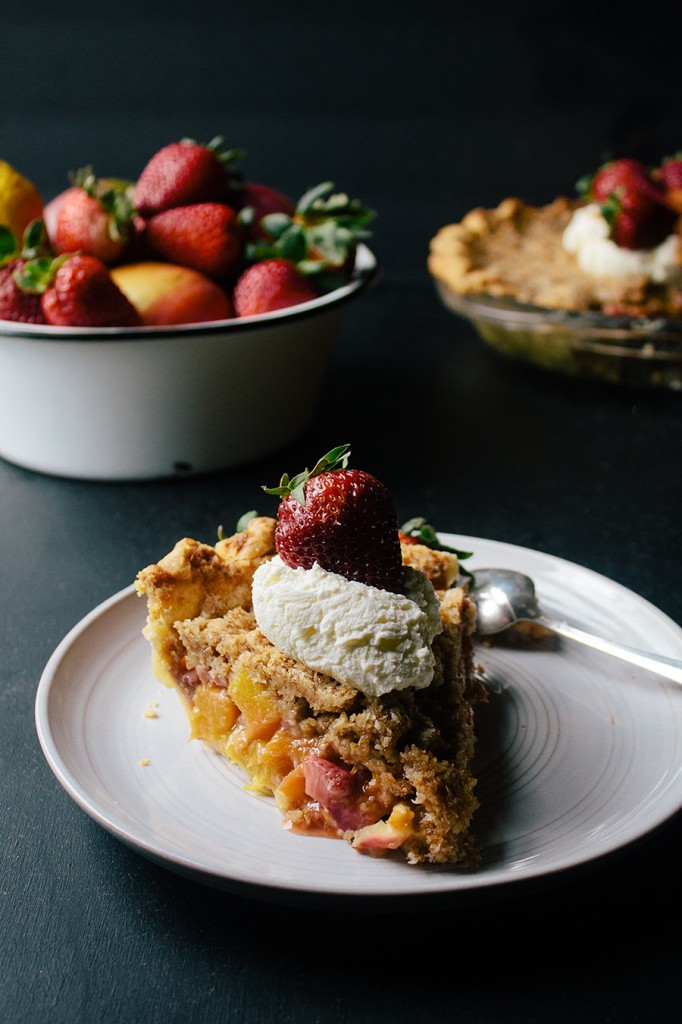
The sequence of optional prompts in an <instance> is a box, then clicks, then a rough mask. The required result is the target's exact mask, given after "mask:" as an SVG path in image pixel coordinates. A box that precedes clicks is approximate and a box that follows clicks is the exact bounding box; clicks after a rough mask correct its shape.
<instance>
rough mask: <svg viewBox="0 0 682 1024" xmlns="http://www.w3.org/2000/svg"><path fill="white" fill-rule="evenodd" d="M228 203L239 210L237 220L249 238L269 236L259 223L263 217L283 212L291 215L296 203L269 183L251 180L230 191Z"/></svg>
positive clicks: (265, 237) (288, 215) (294, 210)
mask: <svg viewBox="0 0 682 1024" xmlns="http://www.w3.org/2000/svg"><path fill="white" fill-rule="evenodd" d="M229 202H230V205H231V206H233V207H234V208H235V210H238V211H239V222H240V224H241V225H242V227H243V228H244V231H245V234H246V235H247V237H248V238H251V239H267V238H268V237H269V236H268V234H267V232H266V231H265V229H264V228H263V227H262V225H261V221H262V220H263V218H264V217H269V216H271V214H273V213H276V214H284V215H285V216H287V217H290V218H291V217H293V216H294V213H295V212H296V204H295V203H294V201H293V199H289V197H288V196H285V195H284V194H283V193H282V192H278V191H277V189H274V188H271V187H270V186H269V185H259V184H257V183H256V182H253V181H245V182H244V183H243V184H241V185H239V186H237V187H235V188H234V189H233V191H232V192H231V193H230V197H229Z"/></svg>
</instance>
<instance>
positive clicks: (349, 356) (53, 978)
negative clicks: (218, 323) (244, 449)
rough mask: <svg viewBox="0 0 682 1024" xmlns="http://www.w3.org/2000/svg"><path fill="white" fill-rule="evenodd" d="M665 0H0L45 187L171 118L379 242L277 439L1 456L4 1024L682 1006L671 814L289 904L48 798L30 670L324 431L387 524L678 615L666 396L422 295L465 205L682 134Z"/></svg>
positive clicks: (565, 182)
mask: <svg viewBox="0 0 682 1024" xmlns="http://www.w3.org/2000/svg"><path fill="white" fill-rule="evenodd" d="M670 11H671V8H668V9H666V7H665V6H657V7H656V8H651V10H643V11H641V12H639V16H638V18H637V19H636V24H632V23H631V20H630V19H629V18H626V17H625V16H623V15H622V13H621V12H620V11H619V10H616V9H614V7H613V6H611V5H610V6H608V7H604V9H601V8H597V7H585V8H584V9H581V7H580V5H577V6H576V5H571V7H570V9H569V8H565V7H564V8H561V12H560V13H559V8H555V7H554V6H553V5H548V4H544V3H539V2H537V3H531V2H522V3H515V4H505V3H502V2H498V3H492V2H483V3H478V4H476V5H473V4H472V5H468V4H466V5H465V4H458V3H435V2H434V0H425V2H422V3H419V4H398V3H392V4H389V3H384V2H378V3H369V2H366V3H359V2H357V0H351V2H349V3H347V4H345V5H343V6H340V5H335V4H333V5H325V6H321V5H319V4H313V3H298V4H292V5H285V4H281V3H275V2H274V0H267V2H260V3H257V4H251V5H243V4H230V3H202V4H197V5H191V4H162V3H158V4H152V3H146V4H135V5H133V4H130V3H128V2H121V3H118V4H116V5H113V6H107V7H97V8H95V9H93V8H92V6H91V5H90V4H85V3H83V2H80V0H79V2H77V3H70V4H69V5H68V7H66V8H64V9H59V10H56V9H51V8H50V9H49V10H48V9H47V7H46V6H41V5H33V6H32V7H30V8H28V7H27V6H26V5H25V4H19V3H17V2H15V0H10V2H7V0H5V2H4V3H3V5H2V8H1V9H0V37H1V39H2V52H3V88H2V94H1V97H0V103H1V104H2V107H1V109H2V116H1V117H0V158H2V159H5V160H7V161H9V162H10V163H11V164H13V165H14V166H15V167H16V168H17V169H18V170H20V171H21V172H22V173H24V174H25V175H27V176H28V177H29V178H31V179H32V180H33V181H34V183H35V184H36V185H37V186H38V188H39V189H40V190H41V192H42V193H43V195H44V197H45V198H46V199H47V198H50V197H51V196H52V195H53V194H55V193H56V192H58V191H60V190H61V189H62V188H64V187H66V185H67V184H68V179H67V174H68V172H69V171H70V170H75V169H76V168H78V167H80V166H82V165H84V164H88V163H90V164H92V165H93V166H94V168H95V170H96V172H97V173H98V174H101V175H120V176H124V177H130V178H135V177H136V176H137V174H139V172H140V170H141V169H142V167H143V166H144V164H145V163H146V161H147V160H148V159H149V157H150V156H151V155H152V153H153V152H154V151H155V150H156V149H158V148H159V147H160V146H162V145H164V144H166V143H167V142H170V141H173V140H175V139H176V138H180V137H183V136H186V135H189V136H193V137H195V138H197V139H199V140H200V141H208V140H209V139H210V138H212V137H213V136H215V135H222V136H223V137H224V139H225V142H226V144H227V145H228V146H234V147H236V148H241V149H244V150H246V152H247V154H248V155H247V157H246V159H245V161H244V168H245V170H246V171H247V172H248V175H249V177H251V178H252V179H253V180H256V181H262V182H266V183H269V184H272V185H276V186H277V187H279V188H281V189H282V190H283V191H285V192H289V193H290V194H293V195H300V194H301V193H302V192H303V191H304V190H305V189H306V188H307V187H308V186H310V185H313V184H315V183H317V182H319V181H323V180H326V179H332V180H334V181H335V182H336V184H337V186H338V187H339V188H341V189H343V190H344V191H347V192H349V193H352V194H353V195H357V196H359V197H360V198H361V199H363V200H364V202H366V203H367V204H368V205H370V206H372V207H373V208H375V209H376V210H377V211H378V217H377V219H376V223H375V225H374V232H375V233H374V238H373V239H372V247H373V249H374V250H375V252H376V253H377V255H378V257H379V259H380V261H381V265H382V278H381V280H380V282H379V284H378V285H377V286H376V287H375V288H374V289H373V290H372V291H371V292H370V293H368V294H367V295H366V296H365V297H364V299H363V301H362V303H360V304H358V305H357V306H355V307H353V308H352V309H350V310H349V314H348V318H347V321H346V323H345V325H344V330H343V333H342V337H341V338H340V340H339V345H338V348H337V351H336V354H335V357H334V362H333V366H332V368H331V373H330V375H329V379H328V382H327V384H326V386H325V392H324V395H323V400H322V402H321V405H320V409H319V412H318V414H317V416H316V418H315V420H314V422H313V423H312V424H311V426H310V427H309V428H308V429H307V430H306V432H305V433H304V434H303V435H302V436H301V438H300V439H299V440H298V441H296V443H294V444H292V445H291V446H289V448H287V449H286V450H285V451H283V452H278V453H274V454H273V456H272V457H270V458H267V459H264V460H262V461H261V462H259V463H258V464H256V465H248V466H244V467H238V468H236V469H233V470H230V471H228V472H224V473H216V474H210V475H206V476H204V477H200V478H195V479H189V480H187V479H185V480H167V481H153V482H148V483H144V482H143V483H122V484H113V483H111V484H110V483H90V482H83V481H74V480H60V479H57V478H51V477H46V476H41V475H39V474H34V473H32V472H30V471H27V470H23V469H21V468H19V467H16V466H12V465H9V464H8V463H2V462H0V566H1V568H0V573H1V577H0V578H1V579H2V628H3V633H4V638H3V642H2V648H1V649H2V658H1V662H2V683H1V684H0V729H1V730H2V735H1V738H0V766H1V767H0V808H1V814H0V828H1V829H2V833H3V838H2V844H1V845H0V949H1V950H2V961H1V974H0V1020H1V1021H3V1024H4V1022H6V1024H43V1022H46V1024H62V1022H64V1024H80V1022H83V1024H85V1022H88V1024H90V1022H99V1021H107V1022H119V1021H120V1022H128V1021H130V1022H137V1021H140V1022H142V1021H144V1022H145V1024H154V1022H158V1021H164V1022H168V1024H170V1022H175V1021H183V1022H184V1021H191V1022H192V1024H194V1022H196V1024H200V1022H204V1021H206V1022H208V1021H211V1022H220V1021H235V1022H240V1024H241V1022H244V1024H247V1022H248V1024H251V1022H259V1024H260V1022H263V1024H267V1022H270V1021H272V1022H275V1021H277V1022H279V1024H282V1022H306V1024H316V1022H322V1021H324V1022H325V1024H327V1022H336V1021H350V1020H352V1021H353V1022H354V1024H364V1022H369V1021H373V1022H376V1021H382V1022H384V1021H386V1022H391V1024H394V1022H395V1024H399V1022H403V1021H413V1020H415V1019H418V1018H419V1017H422V1016H424V1017H426V1016H428V1017H429V1018H430V1019H431V1020H433V1021H438V1022H441V1021H450V1020H453V1021H454V1020H458V1021H472V1022H489V1021H505V1022H506V1021H509V1022H516V1021H518V1022H524V1024H525V1022H531V1021H547V1020H552V1021H557V1022H564V1021H565V1022H574V1021H577V1020H580V1021H588V1022H591V1021H594V1022H603V1024H607V1022H611V1021H628V1022H630V1021H631V1022H639V1021H642V1022H645V1021H646V1022H648V1021H652V1020H656V1021H658V1022H667V1021H673V1020H677V1019H678V1006H679V1000H678V981H677V978H678V975H679V954H680V944H679V939H678V938H677V935H678V931H679V929H678V927H677V921H678V920H679V914H680V909H681V908H680V888H679V863H680V855H681V854H682V844H681V842H680V838H681V836H680V822H679V819H676V820H674V821H673V822H671V823H670V824H668V825H667V826H666V827H665V828H663V829H662V830H661V831H660V832H659V833H657V834H656V835H654V836H650V837H648V838H647V839H646V841H644V842H643V843H642V844H640V845H638V846H636V847H635V848H632V849H629V850H626V851H624V852H623V854H622V855H621V856H620V857H617V858H616V859H615V860H614V861H611V862H609V863H608V864H607V865H595V866H594V870H593V871H591V872H590V873H589V874H588V875H587V876H586V877H584V878H582V877H581V878H573V877H566V878H563V879H555V880H553V881H552V884H550V885H548V886H547V887H546V888H544V889H543V890H542V891H541V892H539V893H532V892H531V893H523V894H521V893H519V894H518V895H515V896H514V898H509V899H505V900H499V899H495V900H493V901H492V902H488V903H482V904H476V905H472V906H461V905H458V904H455V905H449V904H447V903H444V904H443V905H442V906H439V907H435V908H429V909H427V910H426V911H424V912H416V911H415V910H414V909H413V908H412V907H411V906H410V905H409V904H406V905H405V906H397V907H393V908H392V909H393V913H392V914H391V915H389V916H386V915H384V914H382V913H379V912H377V911H375V910H374V908H370V907H367V908H361V909H358V908H355V907H349V908H348V909H347V910H346V912H343V911H338V910H333V911H332V910H327V909H325V908H321V907H315V906H312V907H305V908H296V909H295V910H292V909H287V908H283V907H278V906H274V905H270V904H269V903H267V902H259V901H254V900H249V899H245V898H242V897H239V896H233V895H229V894H225V893H218V892H214V891H212V890H210V889H207V888H204V887H202V886H200V885H196V884H194V883H192V882H189V881H185V880H182V879H180V878H178V877H176V876H174V875H172V874H171V873H170V872H168V871H166V870H164V869H163V868H160V867H156V866H155V865H153V864H151V863H148V862H147V861H145V860H143V859H141V858H140V857H138V856H137V855H136V854H134V853H132V852H130V851H129V850H127V849H126V848H125V847H123V846H122V845H121V844H119V843H118V842H117V841H116V840H115V839H113V838H112V837H111V836H109V835H108V834H107V833H105V832H104V831H103V830H101V829H100V828H99V827H98V826H97V825H96V824H94V823H93V822H92V821H90V819H89V818H88V817H87V816H86V815H84V814H83V813H82V812H81V811H80V810H79V809H78V808H77V807H76V806H75V805H74V804H73V803H72V801H71V800H70V799H69V797H68V796H67V795H66V794H65V793H64V792H63V791H62V790H61V789H60V787H59V785H58V783H57V782H56V780H55V779H54V778H53V776H52V775H51V773H50V770H49V768H48V767H47V765H46V764H45V762H44V759H43V757H42V755H41V752H40V749H39V747H38V743H37V739H36V735H35V729H34V725H33V701H34V697H35V689H36V686H37V683H38V680H39V678H40V674H41V672H42V669H43V667H44V665H45V662H46V661H47V659H48V657H49V655H50V653H51V652H52V650H53V649H54V647H55V646H56V645H57V644H58V642H59V641H60V640H61V638H62V637H63V636H64V635H65V634H66V632H68V630H69V629H70V628H71V626H73V625H74V624H75V623H76V622H77V621H78V620H79V619H80V618H81V617H82V616H83V615H84V614H86V613H87V612H88V611H89V610H90V609H91V608H92V607H94V606H95V605H96V604H97V603H99V602H100V601H101V600H103V599H105V598H106V597H108V596H109V595H110V594H112V593H114V592H116V591H117V590H119V589H120V588H122V587H124V586H127V585H128V584H129V583H130V582H131V581H132V580H133V578H134V576H135V574H136V572H137V571H138V570H139V569H140V568H141V567H142V566H144V565H146V564H147V563H148V562H150V561H155V560H156V559H157V558H158V557H160V556H161V555H162V554H163V553H165V551H167V550H168V549H169V548H170V547H171V546H172V544H173V543H174V542H175V540H176V539H178V538H179V537H181V536H184V535H190V536H195V537H197V538H198V539H204V540H209V541H210V540H212V539H213V538H214V537H215V531H216V527H217V525H218V524H221V523H222V524H225V526H226V527H228V526H230V527H231V526H232V525H233V524H234V523H235V522H236V520H237V518H238V516H239V515H240V514H241V513H242V512H243V511H245V510H246V509H248V508H251V507H253V506H254V503H256V502H258V501H260V500H261V499H260V498H259V497H258V495H260V494H261V492H260V485H261V484H262V483H269V482H272V481H273V480H275V479H277V478H278V477H279V475H280V474H281V472H282V470H283V469H288V470H289V471H290V472H295V471H296V470H297V469H299V468H302V466H303V465H306V464H309V463H310V462H311V460H313V459H315V458H316V457H317V456H318V455H319V454H321V453H322V452H323V451H326V450H328V449H329V448H331V447H332V446H334V445H336V444H338V443H343V442H345V441H349V442H351V443H352V445H353V451H354V464H355V465H357V466H362V467H363V468H366V469H369V470H371V471H372V472H375V473H376V474H377V475H378V476H380V477H381V478H382V479H383V480H384V481H385V482H386V483H387V484H388V485H389V486H390V487H391V489H392V491H393V493H394V497H395V501H396V506H397V509H398V514H399V518H400V519H401V520H402V519H405V518H407V517H408V516H412V515H414V514H419V513H421V514H423V515H425V516H426V517H427V518H428V519H429V520H430V521H431V522H432V523H434V525H436V526H437V527H439V528H441V529H443V530H447V531H451V532H456V533H462V534H472V535H474V536H481V537H490V538H495V539H498V540H505V541H510V542H512V543H516V544H522V545H526V546H529V547H534V548H539V549H541V550H543V551H548V552H551V553H553V554H556V555H560V556H563V557H565V558H569V559H570V560H572V561H575V562H578V563H580V564H581V565H586V566H588V567H589V568H591V569H594V570H596V571H598V572H602V573H604V574H606V575H608V576H610V577H612V578H614V579H617V580H618V581H619V582H620V583H623V584H624V585H626V586H628V587H631V588H633V589H635V590H637V591H638V592H640V593H641V594H643V595H644V596H645V597H646V598H648V599H649V600H650V601H652V602H654V603H655V604H657V605H658V606H659V607H660V608H661V609H662V610H663V611H664V612H666V613H667V614H668V615H669V616H671V617H672V618H674V619H675V620H676V621H678V622H682V590H681V587H680V582H679V561H680V554H681V553H682V552H681V551H680V531H679V524H680V510H681V508H682V502H681V501H680V498H681V497H682V493H681V489H680V473H679V465H680V455H679V453H680V442H681V440H682V429H681V420H680V401H681V399H680V396H679V394H673V393H663V392H644V391H635V390H632V389H628V388H622V389H621V388H618V389H616V388H610V387H601V386H599V385H596V384H590V383H587V382H580V381H569V380H565V379H563V378H558V377H552V376H549V375H546V374H543V373H541V372H539V371H533V370H531V369H529V368H526V367H522V366H519V365H516V364H512V363H508V362H506V361H505V360H503V359H502V358H501V357H499V356H497V355H496V354H495V353H492V352H491V351H489V350H487V349H485V348H484V347H483V346H482V345H481V344H480V342H479V341H478V340H477V338H476V337H475V335H474V334H473V331H472V330H471V328H469V326H468V325H466V324H465V323H463V322H459V321H457V320H456V319H455V318H454V317H452V316H451V315H450V314H448V313H447V312H446V311H445V310H444V309H443V308H442V307H441V306H440V304H439V302H438V301H437V299H436V297H435V293H434V291H433V288H432V286H431V282H430V280H429V278H428V274H427V272H426V265H425V261H426V254H427V250H428V242H429V239H430V238H431V236H432V235H433V234H434V233H435V232H436V230H437V229H438V228H439V227H440V226H441V225H443V224H445V223H448V222H450V221H452V220H455V219H458V218H459V217H461V215H462V214H463V213H465V212H466V211H467V210H468V209H469V208H471V207H472V206H476V205H495V204H496V203H497V202H498V201H499V200H500V199H502V198H503V197H504V196H507V195H519V196H521V197H523V198H525V199H527V200H529V201H532V202H537V203H543V202H546V201H549V200H551V199H552V198H554V196H555V195H557V194H560V193H569V194H570V193H572V191H573V188H574V183H575V182H576V180H577V179H578V178H579V177H580V176H581V175H582V174H584V173H585V172H586V171H590V170H592V169H594V168H595V167H596V166H597V164H598V163H599V162H600V161H601V160H602V158H603V157H604V156H605V155H607V154H611V155H629V156H640V157H642V158H643V159H645V160H651V161H658V160H659V159H660V158H661V157H662V156H664V155H668V154H670V153H672V152H674V151H675V150H676V149H678V148H682V124H681V123H680V116H679V93H680V90H679V50H678V41H679V28H680V26H679V17H677V22H678V23H677V25H676V23H675V21H673V20H672V18H673V15H672V14H671V13H670ZM262 510H263V511H270V509H266V508H265V507H263V509H262ZM669 926H670V927H671V929H672V932H671V934H668V927H669Z"/></svg>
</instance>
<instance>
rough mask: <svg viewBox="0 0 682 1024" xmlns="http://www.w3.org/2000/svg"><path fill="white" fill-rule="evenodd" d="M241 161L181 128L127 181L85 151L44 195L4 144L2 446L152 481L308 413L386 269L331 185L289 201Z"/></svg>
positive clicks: (248, 449)
mask: <svg viewBox="0 0 682 1024" xmlns="http://www.w3.org/2000/svg"><path fill="white" fill-rule="evenodd" d="M243 158H244V154H243V153H242V152H241V151H236V150H224V149H223V147H222V140H220V139H215V140H213V141H212V142H210V143H208V144H206V145H204V144H203V143H198V142H196V141H194V140H191V139H182V140H180V141H177V142H172V143H170V144H168V145H166V146H163V147H162V148H161V149H160V150H158V151H157V152H155V153H154V154H153V155H152V157H151V158H150V159H149V161H148V162H147V164H146V165H145V166H144V167H143V168H142V170H141V172H140V174H139V176H138V177H137V179H136V180H135V181H128V180H122V179H119V178H107V177H98V176H97V175H96V174H95V172H94V170H93V168H92V167H84V168H83V169H81V170H80V171H78V172H77V173H75V174H73V175H71V176H70V182H69V185H68V187H66V188H64V190H63V191H62V192H60V193H59V194H58V195H55V196H53V197H52V198H51V199H50V200H49V201H48V202H43V201H42V199H41V197H40V196H39V195H38V192H37V190H36V188H35V186H34V185H33V184H32V182H30V181H29V180H28V179H27V178H24V177H23V176H22V175H21V174H20V173H19V172H17V171H15V170H14V169H13V168H11V167H9V165H7V164H4V163H3V161H0V389H1V390H2V401H0V457H2V458H5V459H6V460H8V461H10V462H13V463H15V464H16V465H20V466H23V467H24V468H28V469H31V470H35V471H38V472H43V473H50V474H53V475H57V476H64V477H73V478H81V479H101V480H134V479H150V478H161V477H171V476H177V475H191V474H197V473H204V472H210V471H215V470H220V469H227V468H230V467H231V466H235V465H239V464H243V463H245V462H247V461H251V460H253V459H256V458H260V457H263V456H265V455H267V454H270V453H271V452H272V451H274V450H276V449H278V448H280V447H283V446H284V445H286V444H288V443H289V442H290V441H291V440H293V439H294V438H295V437H296V436H297V435H298V434H299V433H300V432H301V431H302V430H303V429H304V428H305V426H306V425H307V424H308V423H309V421H310V419H311V418H312V415H313V413H314V411H315V409H316V406H317V402H318V400H319V397H320V393H321V389H322V386H323V383H324V380H325V376H326V371H327V368H328V365H329V361H330V358H331V355H332V352H333V349H334V345H335V343H336V340H337V337H338V333H339V330H340V327H341V324H342V321H343V317H344V314H345V312H346V308H347V305H348V303H349V302H352V301H354V300H355V299H357V298H358V297H359V296H360V295H361V294H362V293H363V292H364V290H365V289H366V288H367V286H368V285H370V284H371V283H372V282H374V281H375V280H376V277H377V275H378V266H377V261H376V258H375V256H374V254H373V253H372V252H371V250H370V249H369V248H368V246H367V244H366V241H365V240H366V239H367V238H368V237H369V236H370V232H369V229H368V225H369V223H370V221H371V220H372V219H373V216H374V214H373V211H372V210H370V209H369V208H367V207H366V206H364V205H363V204H362V203H361V202H359V201H358V200H356V199H351V198H349V196H348V195H346V194H345V193H343V192H340V191H337V190H336V189H335V187H334V184H333V183H332V182H323V183H321V184H319V185H317V186H315V187H313V188H309V189H307V190H306V191H305V192H304V193H303V194H302V195H301V196H300V198H299V199H297V200H295V199H292V198H290V197H289V196H287V195H285V194H284V193H283V192H281V191H279V190H277V189H275V188H273V187H271V186H269V185H264V184H261V183H258V182H253V181H251V180H249V178H248V177H246V176H245V175H244V174H243V172H242V171H241V169H240V164H241V162H242V160H243ZM5 172H6V173H5ZM5 180H7V182H8V183H9V184H8V186H7V188H4V181H5ZM10 184H11V187H10Z"/></svg>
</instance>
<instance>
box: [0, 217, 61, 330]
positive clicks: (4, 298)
mask: <svg viewBox="0 0 682 1024" xmlns="http://www.w3.org/2000/svg"><path fill="white" fill-rule="evenodd" d="M48 251H49V248H48V245H47V234H46V232H45V227H44V225H43V223H42V221H32V222H31V224H29V225H28V227H27V229H26V231H25V233H24V239H23V245H22V248H21V252H19V247H18V246H17V243H16V239H15V238H14V236H13V235H12V233H11V232H10V230H9V228H5V227H4V226H3V227H0V319H2V320H15V321H18V322H19V323H24V324H44V323H45V322H46V321H45V316H44V314H43V310H42V307H41V304H40V295H39V294H37V293H36V292H35V291H32V290H30V289H29V288H25V287H22V285H21V281H22V274H23V272H24V268H25V267H26V265H27V263H28V262H29V260H33V259H35V258H37V257H38V256H42V255H43V254H45V253H47V252H48Z"/></svg>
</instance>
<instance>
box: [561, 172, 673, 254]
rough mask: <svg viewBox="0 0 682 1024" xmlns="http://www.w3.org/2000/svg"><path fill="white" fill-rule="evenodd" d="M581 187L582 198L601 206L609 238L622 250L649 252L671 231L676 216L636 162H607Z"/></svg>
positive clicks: (651, 178) (660, 189)
mask: <svg viewBox="0 0 682 1024" xmlns="http://www.w3.org/2000/svg"><path fill="white" fill-rule="evenodd" d="M579 187H580V183H579ZM583 187H584V194H585V198H587V199H589V200H591V201H592V202H595V203H598V204H599V205H600V206H601V209H602V213H603V215H604V217H605V219H606V221H607V223H608V225H609V228H610V232H609V237H610V238H611V239H612V240H613V241H614V242H615V243H616V245H619V246H621V248H624V249H652V248H654V247H655V246H657V245H659V244H660V242H662V241H663V240H664V239H665V238H667V236H668V235H669V234H670V232H671V230H673V226H674V222H675V216H674V214H673V213H672V211H671V209H670V207H669V206H668V205H667V203H666V201H665V194H664V191H663V189H662V188H661V186H660V185H659V184H658V183H657V182H656V181H654V179H653V177H652V175H651V174H650V173H649V171H648V170H647V168H646V167H645V166H644V164H642V163H641V161H639V160H634V159H631V158H629V157H624V158H622V159H618V160H611V161H608V162H607V163H605V164H604V165H603V166H602V167H601V168H600V169H599V170H598V171H597V173H596V174H595V175H594V177H593V178H592V179H591V181H589V182H587V183H583Z"/></svg>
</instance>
